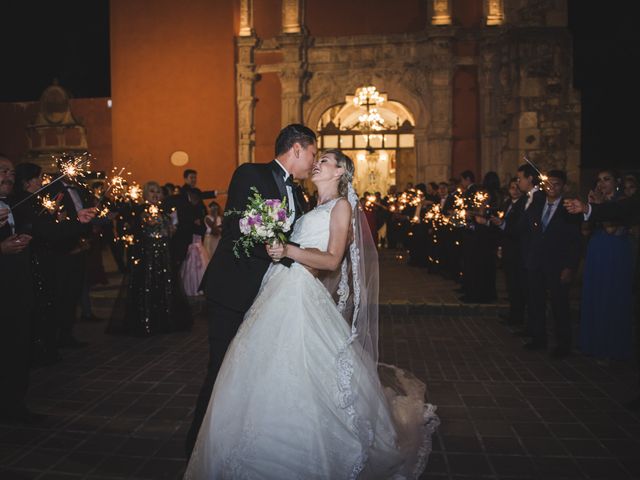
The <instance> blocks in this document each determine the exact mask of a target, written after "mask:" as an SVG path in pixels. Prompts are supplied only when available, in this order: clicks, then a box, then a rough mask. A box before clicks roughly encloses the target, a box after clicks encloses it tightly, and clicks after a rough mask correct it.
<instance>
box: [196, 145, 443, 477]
mask: <svg viewBox="0 0 640 480" xmlns="http://www.w3.org/2000/svg"><path fill="white" fill-rule="evenodd" d="M353 171H354V167H353V163H352V162H351V160H350V159H349V158H347V157H346V156H345V155H343V154H342V153H341V152H340V151H339V150H329V151H327V152H325V153H324V154H323V155H322V156H321V158H320V160H319V161H318V162H317V163H316V164H315V165H314V168H313V170H312V180H313V182H314V183H315V185H316V186H317V188H318V194H319V196H318V200H319V201H318V206H317V207H316V208H315V209H314V210H312V211H311V212H309V213H308V214H306V215H304V216H303V217H302V218H300V219H299V220H298V222H297V223H296V225H295V228H294V232H293V234H292V237H291V241H292V242H296V243H297V244H299V245H300V246H299V247H296V246H294V245H292V244H288V245H286V246H282V245H276V246H274V247H267V251H268V253H269V255H270V256H271V257H272V258H273V259H274V261H276V263H274V264H273V265H272V266H271V267H270V269H269V271H268V272H267V274H266V275H265V277H264V280H263V282H262V286H261V288H260V292H259V293H258V296H257V297H256V299H255V301H254V304H253V305H252V307H251V308H250V309H249V311H248V312H247V314H246V316H245V318H244V321H243V323H242V325H241V327H240V329H239V331H238V333H237V335H236V337H235V339H234V340H233V342H232V344H231V346H230V347H229V350H228V351H227V354H226V356H225V359H224V362H223V364H222V367H221V369H220V372H219V374H218V377H217V380H216V383H215V387H214V389H213V393H212V395H211V400H210V403H209V407H208V409H207V413H206V416H205V418H204V421H203V423H202V427H201V429H200V432H199V434H198V439H197V442H196V446H195V449H194V452H193V455H192V457H191V459H190V461H189V465H188V467H187V471H186V473H185V479H197V480H205V479H234V480H235V479H278V480H284V479H346V478H354V479H355V478H380V479H383V478H385V479H386V478H393V479H401V478H418V477H419V476H420V474H421V473H422V471H423V470H424V468H425V465H426V460H427V457H428V455H429V453H430V451H431V435H432V434H433V432H434V430H435V428H436V427H437V425H438V423H439V420H438V417H437V416H436V415H435V413H434V410H435V408H434V407H433V406H432V405H428V404H425V403H424V393H425V386H424V384H423V383H422V382H420V381H419V380H417V379H416V378H415V377H412V376H411V375H410V374H409V373H407V372H404V371H402V370H400V369H397V368H395V367H391V366H383V367H382V370H381V375H384V377H385V379H386V380H388V381H389V386H385V387H383V386H382V384H381V382H380V378H379V376H378V371H377V327H378V325H377V293H378V283H377V269H378V266H377V256H376V255H375V245H373V241H372V239H371V234H370V233H369V232H368V230H367V229H366V220H364V219H362V221H360V220H361V218H362V212H361V211H359V210H358V207H357V205H358V198H357V196H356V195H355V192H353V187H352V186H351V180H352V178H353ZM347 195H348V199H347V198H345V197H346V196H347ZM347 248H348V255H345V252H346V251H347ZM284 256H287V257H289V258H291V259H293V260H295V263H294V264H293V265H292V266H291V267H290V268H286V267H285V266H283V265H280V264H279V263H277V261H278V260H279V259H281V258H283V257H284ZM320 271H323V272H337V275H331V274H330V275H329V278H327V279H326V280H325V283H322V282H321V281H320V280H319V279H318V273H319V272H320ZM348 279H351V282H350V283H349V285H348V284H347V280H348ZM334 280H339V281H338V283H337V285H338V287H339V288H338V289H337V294H338V302H337V304H336V301H335V300H334V297H333V296H332V295H331V293H330V291H329V290H332V291H333V289H334V287H335V286H336V282H335V281H334ZM327 287H328V288H329V289H328V288H327ZM348 292H352V294H350V295H348ZM345 317H346V319H347V320H349V321H350V322H351V325H350V324H349V323H348V321H345Z"/></svg>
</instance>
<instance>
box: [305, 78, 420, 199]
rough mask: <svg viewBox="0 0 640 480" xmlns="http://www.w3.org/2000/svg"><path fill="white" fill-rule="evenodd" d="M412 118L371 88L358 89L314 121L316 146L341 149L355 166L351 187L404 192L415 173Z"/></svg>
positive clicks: (373, 190) (374, 88) (403, 109)
mask: <svg viewBox="0 0 640 480" xmlns="http://www.w3.org/2000/svg"><path fill="white" fill-rule="evenodd" d="M414 126H415V120H414V117H413V115H412V114H411V112H410V111H409V110H408V109H407V108H406V107H405V106H404V105H403V104H401V103H399V102H396V101H393V100H389V99H388V98H387V95H386V94H385V93H380V92H378V90H377V89H376V87H375V86H366V87H361V88H358V89H357V90H356V92H355V94H354V95H347V96H346V97H345V102H344V103H340V104H337V105H334V106H332V107H330V108H328V109H327V110H326V111H325V112H324V113H323V114H322V116H321V117H320V120H319V122H318V125H317V131H318V134H319V139H318V147H319V148H320V149H327V148H340V149H341V150H343V151H344V152H345V154H347V155H348V156H349V157H350V158H351V159H352V160H353V162H354V164H355V178H354V187H355V189H356V191H357V192H358V193H359V194H360V195H362V194H363V193H364V192H370V193H374V192H380V193H381V194H382V195H383V196H384V195H385V194H386V193H387V192H388V191H389V190H390V189H394V188H395V189H398V190H404V189H405V188H406V187H407V184H409V183H414V182H415V178H414V177H413V175H414V172H415V171H416V168H415V167H416V165H415V164H416V154H415V148H414V147H415V145H414V144H415V140H414V133H413V129H414Z"/></svg>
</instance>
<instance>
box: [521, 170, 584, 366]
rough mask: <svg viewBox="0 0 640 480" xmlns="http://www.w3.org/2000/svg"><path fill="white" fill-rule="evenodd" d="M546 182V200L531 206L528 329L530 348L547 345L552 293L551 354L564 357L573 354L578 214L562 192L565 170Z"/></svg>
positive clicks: (537, 348) (545, 346) (577, 261)
mask: <svg viewBox="0 0 640 480" xmlns="http://www.w3.org/2000/svg"><path fill="white" fill-rule="evenodd" d="M547 176H548V180H547V181H546V199H545V202H544V204H543V205H540V204H539V203H537V204H535V205H534V206H532V207H531V209H532V215H534V218H535V221H534V223H533V224H532V232H531V240H530V242H529V246H528V250H527V251H526V252H525V256H526V262H525V265H526V269H527V285H528V291H529V295H528V301H527V304H528V307H529V310H528V313H529V317H528V330H529V332H531V335H532V339H531V341H529V342H528V343H526V344H525V348H526V349H528V350H540V349H546V348H547V330H546V303H547V302H546V298H547V294H548V295H549V302H550V304H551V312H552V314H553V320H554V332H555V337H556V346H555V348H554V349H553V350H552V352H551V355H552V357H555V358H562V357H565V356H567V355H569V354H570V353H571V315H570V309H569V287H570V285H571V280H572V279H573V276H574V275H575V272H576V270H577V269H578V264H579V261H580V251H581V248H580V243H581V238H580V223H581V220H582V219H581V218H580V216H578V215H572V214H570V213H568V212H567V210H566V209H565V207H564V205H563V202H562V200H563V199H562V195H563V191H564V188H565V185H566V183H567V176H566V173H565V172H564V171H561V170H551V171H550V172H549V173H548V175H547Z"/></svg>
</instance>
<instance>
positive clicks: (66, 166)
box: [13, 152, 91, 209]
mask: <svg viewBox="0 0 640 480" xmlns="http://www.w3.org/2000/svg"><path fill="white" fill-rule="evenodd" d="M90 156H91V155H90V154H89V153H88V152H84V153H83V154H82V155H76V156H73V157H71V158H70V159H69V160H67V161H64V160H63V158H65V157H68V155H64V156H63V157H61V158H58V159H56V163H57V165H58V170H59V171H60V173H61V175H60V176H59V177H58V178H56V179H54V180H49V181H48V182H46V183H45V182H44V181H43V182H42V187H40V188H39V189H38V190H36V191H35V192H33V193H32V194H30V195H28V196H26V197H25V198H23V199H22V200H20V201H19V202H18V203H16V204H15V205H14V206H13V208H14V209H15V208H17V207H19V206H20V205H22V204H23V203H25V202H26V201H28V200H30V199H31V198H33V197H34V196H36V195H38V194H39V193H40V192H41V191H43V190H44V189H45V188H49V187H50V186H51V185H53V184H54V183H56V182H59V181H60V180H62V179H63V178H65V177H67V178H69V179H70V180H75V179H76V178H77V177H81V176H83V175H84V174H85V173H87V172H88V171H87V170H85V167H87V166H89V163H90ZM54 158H55V157H54Z"/></svg>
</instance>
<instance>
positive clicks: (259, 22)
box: [253, 0, 282, 38]
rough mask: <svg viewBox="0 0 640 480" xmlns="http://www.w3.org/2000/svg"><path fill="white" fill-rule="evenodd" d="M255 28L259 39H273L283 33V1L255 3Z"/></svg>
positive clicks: (260, 1) (263, 0) (259, 0)
mask: <svg viewBox="0 0 640 480" xmlns="http://www.w3.org/2000/svg"><path fill="white" fill-rule="evenodd" d="M253 28H254V30H255V31H256V35H257V36H258V37H259V38H272V37H275V36H276V35H280V33H281V32H282V0H257V1H256V2H253Z"/></svg>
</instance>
